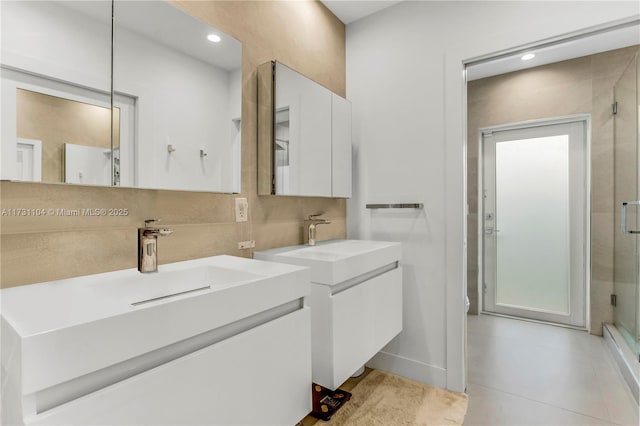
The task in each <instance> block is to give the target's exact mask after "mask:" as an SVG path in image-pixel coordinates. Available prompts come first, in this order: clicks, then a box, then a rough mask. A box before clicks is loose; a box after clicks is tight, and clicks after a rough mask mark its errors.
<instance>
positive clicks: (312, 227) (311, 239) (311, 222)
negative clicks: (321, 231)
mask: <svg viewBox="0 0 640 426" xmlns="http://www.w3.org/2000/svg"><path fill="white" fill-rule="evenodd" d="M321 214H322V213H319V214H311V215H309V218H308V219H307V220H305V221H304V223H305V228H306V231H307V232H305V240H306V241H305V242H306V243H307V244H308V245H310V246H315V245H316V226H318V225H328V224H330V223H331V222H329V221H328V220H326V219H321V218H318V219H316V218H317V217H318V216H320V215H321Z"/></svg>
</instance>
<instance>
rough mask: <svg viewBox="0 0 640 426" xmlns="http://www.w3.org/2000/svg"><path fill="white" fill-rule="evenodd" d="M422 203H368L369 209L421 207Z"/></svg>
mask: <svg viewBox="0 0 640 426" xmlns="http://www.w3.org/2000/svg"><path fill="white" fill-rule="evenodd" d="M422 207H423V204H422V203H407V204H367V208H368V209H421V208H422Z"/></svg>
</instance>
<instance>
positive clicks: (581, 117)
mask: <svg viewBox="0 0 640 426" xmlns="http://www.w3.org/2000/svg"><path fill="white" fill-rule="evenodd" d="M570 123H584V143H585V145H584V150H585V152H584V162H585V164H584V173H585V174H584V179H585V188H584V191H585V193H584V196H585V199H584V202H585V212H584V214H585V216H584V220H585V224H584V244H583V246H584V247H583V248H584V264H583V271H582V273H583V275H584V289H583V290H584V298H583V300H584V316H583V317H584V325H582V326H576V325H571V324H565V323H560V322H554V321H551V320H545V319H535V318H527V317H522V316H514V315H511V314H503V313H497V312H491V311H487V310H486V307H485V302H484V299H485V294H486V293H485V272H486V271H485V265H484V263H485V255H484V250H485V244H484V237H485V234H484V229H485V220H484V213H483V212H484V208H485V202H484V190H485V188H484V173H485V170H484V155H482V153H483V152H484V150H485V146H484V145H485V143H484V137H483V136H484V133H486V132H490V131H492V132H501V131H509V130H519V129H526V128H533V127H543V126H553V125H558V124H570ZM478 154H479V155H478V301H479V304H480V309H479V311H480V312H481V313H482V314H490V315H498V316H506V317H514V318H518V319H523V320H527V321H534V322H542V323H548V324H553V325H558V326H562V327H568V328H575V329H579V330H586V331H587V332H590V326H591V308H590V306H591V301H590V292H591V115H590V114H573V115H567V116H560V117H553V118H545V119H536V120H527V121H522V122H516V123H509V124H504V125H496V126H489V127H484V128H481V129H479V130H478Z"/></svg>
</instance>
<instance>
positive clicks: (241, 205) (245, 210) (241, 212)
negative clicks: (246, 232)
mask: <svg viewBox="0 0 640 426" xmlns="http://www.w3.org/2000/svg"><path fill="white" fill-rule="evenodd" d="M248 216H249V203H248V202H247V199H246V198H236V222H246V221H247V217H248Z"/></svg>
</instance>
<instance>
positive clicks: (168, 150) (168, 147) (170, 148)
mask: <svg viewBox="0 0 640 426" xmlns="http://www.w3.org/2000/svg"><path fill="white" fill-rule="evenodd" d="M175 150H176V149H175V148H174V147H173V145H171V144H167V152H168V153H169V154H171V153H172V152H173V151H175Z"/></svg>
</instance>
